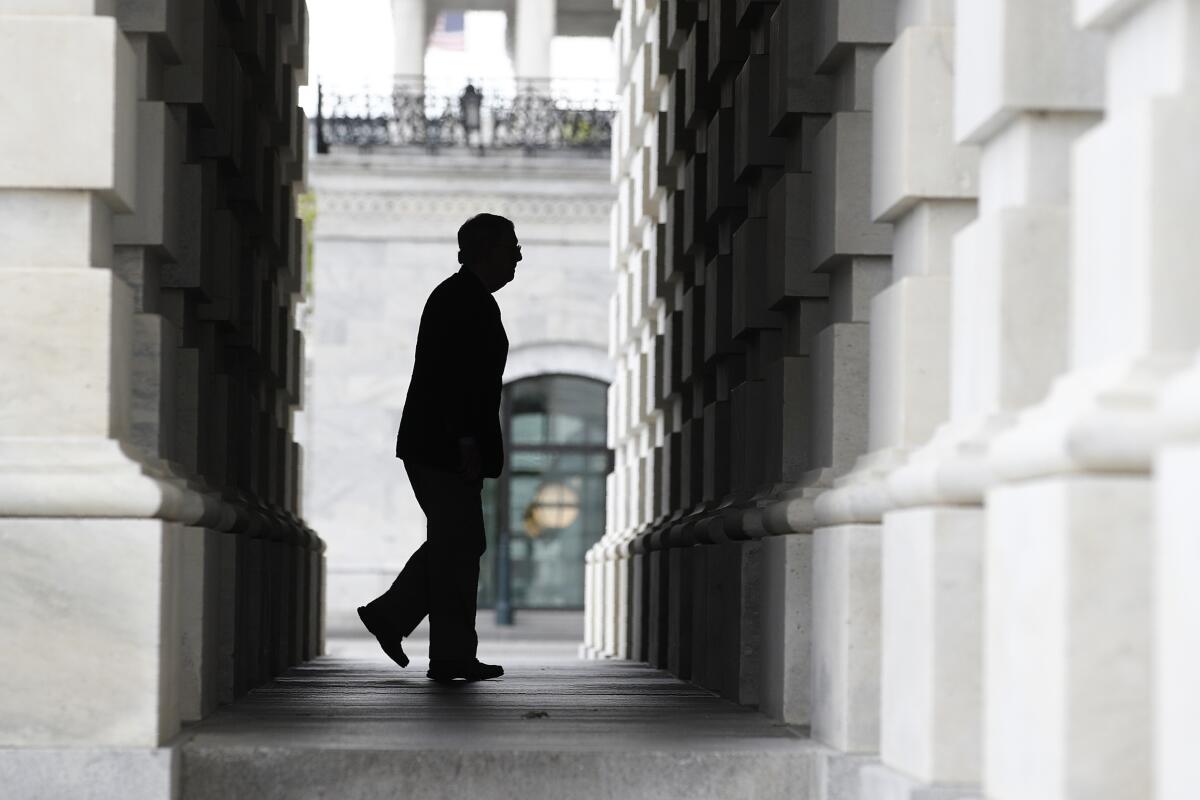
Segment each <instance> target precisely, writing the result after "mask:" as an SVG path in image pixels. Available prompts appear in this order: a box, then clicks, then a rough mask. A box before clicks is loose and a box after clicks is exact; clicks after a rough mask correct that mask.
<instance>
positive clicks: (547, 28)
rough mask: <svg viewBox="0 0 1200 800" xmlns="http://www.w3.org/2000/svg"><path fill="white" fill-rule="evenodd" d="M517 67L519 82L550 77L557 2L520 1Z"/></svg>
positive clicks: (518, 5) (517, 21)
mask: <svg viewBox="0 0 1200 800" xmlns="http://www.w3.org/2000/svg"><path fill="white" fill-rule="evenodd" d="M516 3H517V13H516V18H517V19H516V33H517V35H516V43H515V53H514V59H513V61H514V64H513V67H514V69H515V70H516V73H517V77H518V78H549V77H550V41H551V40H552V39H553V38H554V30H555V18H554V16H555V14H556V13H557V11H558V8H557V3H556V2H555V0H516Z"/></svg>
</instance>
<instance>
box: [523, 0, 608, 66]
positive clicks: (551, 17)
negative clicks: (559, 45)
mask: <svg viewBox="0 0 1200 800" xmlns="http://www.w3.org/2000/svg"><path fill="white" fill-rule="evenodd" d="M515 2H516V13H515V14H514V17H515V19H514V23H513V28H514V29H515V31H516V35H515V36H514V44H513V51H514V52H513V70H514V72H515V73H516V76H517V78H518V79H520V78H528V79H537V78H549V77H550V42H551V40H552V39H553V38H554V31H555V14H556V13H557V10H558V8H557V6H558V4H557V2H556V0H515ZM626 5H628V4H626Z"/></svg>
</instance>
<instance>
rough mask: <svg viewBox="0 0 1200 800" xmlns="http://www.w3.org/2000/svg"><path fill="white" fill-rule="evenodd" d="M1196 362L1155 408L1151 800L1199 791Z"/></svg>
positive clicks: (1199, 421) (1199, 375) (1199, 393)
mask: <svg viewBox="0 0 1200 800" xmlns="http://www.w3.org/2000/svg"><path fill="white" fill-rule="evenodd" d="M1198 410H1200V361H1198V362H1197V363H1195V364H1194V365H1193V366H1192V367H1191V368H1190V369H1189V370H1188V371H1187V372H1185V373H1184V374H1183V375H1181V376H1180V377H1179V378H1177V379H1176V380H1175V381H1173V382H1172V383H1171V384H1170V385H1169V386H1168V387H1167V390H1166V392H1165V394H1164V398H1163V402H1162V404H1161V406H1160V411H1161V416H1162V418H1163V423H1164V429H1165V431H1166V432H1167V435H1168V437H1169V439H1170V442H1169V444H1167V445H1166V446H1164V447H1163V448H1162V449H1161V450H1160V451H1159V453H1158V456H1157V457H1156V459H1155V463H1154V474H1155V492H1154V509H1155V516H1156V519H1155V521H1154V528H1153V531H1154V534H1153V538H1152V539H1151V547H1152V550H1151V559H1152V561H1151V564H1150V569H1151V574H1152V576H1153V580H1154V585H1155V592H1156V593H1157V598H1156V600H1155V602H1154V621H1153V624H1152V628H1151V635H1152V637H1153V645H1152V646H1153V648H1154V649H1153V656H1152V658H1153V661H1154V664H1155V667H1154V673H1153V677H1152V680H1153V686H1154V695H1153V703H1154V706H1153V714H1154V720H1153V725H1154V729H1153V730H1154V732H1153V736H1154V741H1155V742H1156V746H1157V752H1156V753H1155V760H1154V764H1155V766H1156V768H1157V774H1156V775H1155V779H1156V781H1157V788H1156V793H1155V795H1154V797H1155V798H1156V800H1184V798H1187V797H1189V796H1190V795H1192V794H1195V790H1196V787H1197V786H1200V764H1197V761H1196V758H1195V754H1194V752H1193V749H1192V746H1191V743H1192V742H1193V741H1194V740H1195V725H1194V722H1195V720H1196V718H1197V714H1198V713H1200V686H1198V685H1197V683H1196V680H1195V675H1196V670H1198V669H1200V630H1198V629H1197V626H1196V625H1195V624H1193V623H1194V618H1195V612H1196V608H1197V607H1198V604H1200V582H1198V581H1197V580H1196V574H1197V570H1200V537H1198V536H1196V531H1197V530H1200V503H1197V502H1196V493H1195V487H1196V476H1197V475H1198V474H1200V414H1198V413H1197V412H1198Z"/></svg>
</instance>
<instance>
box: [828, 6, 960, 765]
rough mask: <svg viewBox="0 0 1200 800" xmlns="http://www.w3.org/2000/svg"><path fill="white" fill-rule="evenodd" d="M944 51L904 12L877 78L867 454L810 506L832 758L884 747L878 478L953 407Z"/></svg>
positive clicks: (956, 159) (948, 33) (943, 35)
mask: <svg viewBox="0 0 1200 800" xmlns="http://www.w3.org/2000/svg"><path fill="white" fill-rule="evenodd" d="M953 53H954V14H953V8H952V7H951V6H950V4H948V3H929V4H924V3H923V4H901V9H900V13H898V14H897V21H896V37H895V42H894V44H892V46H891V47H890V48H889V49H888V50H887V52H886V53H885V54H884V55H883V56H882V58H880V60H879V63H878V65H877V66H876V68H875V70H874V114H873V131H874V133H873V140H874V148H873V166H872V193H871V208H872V214H873V216H874V218H875V219H876V221H878V222H890V223H892V225H893V227H894V238H893V243H892V244H893V258H892V283H891V285H890V286H889V287H888V288H886V289H885V290H883V291H882V292H880V293H878V294H877V295H875V297H874V299H873V301H871V314H870V365H871V366H870V399H869V412H868V419H869V436H868V439H869V442H868V443H869V446H870V448H871V452H870V453H869V454H868V455H866V456H863V457H861V458H859V459H858V461H857V462H856V463H855V465H854V468H853V469H852V470H850V471H849V473H847V474H846V475H844V476H842V477H840V478H838V479H837V480H836V481H835V487H834V488H833V489H832V490H830V491H827V492H825V493H824V494H822V495H820V496H819V497H818V498H817V499H816V515H817V522H818V523H819V524H820V525H821V527H819V528H818V529H817V531H816V542H815V553H814V591H813V625H814V643H813V659H814V675H815V679H814V684H813V693H814V697H816V698H820V700H819V702H820V703H821V705H820V706H818V708H817V710H816V713H815V714H814V719H813V735H814V737H815V738H817V739H819V740H821V741H823V742H826V743H828V744H830V745H832V746H834V747H835V748H837V749H838V750H842V751H850V752H874V751H876V750H878V748H879V743H880V738H879V736H880V727H879V726H880V671H881V667H882V662H881V646H882V645H883V643H884V640H883V639H882V633H881V620H882V617H885V616H886V615H887V614H888V613H889V610H890V609H889V606H888V605H887V602H888V600H889V598H885V597H883V596H882V591H883V588H886V583H885V584H884V585H883V588H881V580H882V574H881V558H882V557H883V556H884V554H886V553H889V552H890V547H889V548H885V547H884V546H883V541H882V539H881V534H882V528H883V526H882V525H881V524H880V522H881V520H882V517H883V514H884V513H885V512H886V511H888V510H889V509H890V508H891V507H892V505H893V500H892V498H891V496H890V494H889V491H888V488H887V485H886V480H887V476H888V474H889V473H890V471H891V470H892V469H893V468H895V467H896V466H897V465H898V464H900V463H902V460H903V458H904V457H905V455H906V454H907V453H908V452H910V451H911V450H912V449H913V448H914V447H916V446H917V445H919V444H920V443H922V442H923V441H925V439H927V438H928V437H929V436H930V434H931V433H932V432H933V431H934V430H935V428H936V426H937V425H938V424H939V423H940V422H942V421H943V420H944V419H945V416H946V414H947V412H948V406H949V402H948V401H949V386H948V380H947V378H948V369H947V367H948V361H949V350H950V347H949V335H950V331H949V323H950V317H949V305H950V303H949V301H950V261H951V259H950V251H951V240H952V237H953V236H954V234H955V233H957V232H958V231H959V230H960V229H961V228H962V227H963V226H964V225H965V224H966V223H968V222H969V221H970V220H971V218H972V216H973V215H974V213H975V203H974V195H975V167H976V162H977V154H976V152H975V150H974V148H972V147H962V146H959V145H958V144H957V143H956V142H955V141H954V139H953V137H952V135H951V131H952V124H951V123H952V117H951V112H952V107H953V103H952V100H953V88H954V85H953V80H954V59H953ZM830 686H832V687H837V688H838V691H835V692H829V691H826V687H830Z"/></svg>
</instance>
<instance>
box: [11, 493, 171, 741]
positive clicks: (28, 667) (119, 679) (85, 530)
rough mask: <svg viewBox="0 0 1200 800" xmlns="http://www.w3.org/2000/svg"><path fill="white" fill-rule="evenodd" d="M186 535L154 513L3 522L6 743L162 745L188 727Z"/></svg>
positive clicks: (13, 519) (12, 519)
mask: <svg viewBox="0 0 1200 800" xmlns="http://www.w3.org/2000/svg"><path fill="white" fill-rule="evenodd" d="M180 536H181V528H180V527H179V526H178V525H175V524H172V523H164V522H162V521H161V520H153V519H150V520H133V519H114V520H99V519H15V518H11V517H10V518H6V519H3V520H0V629H2V630H4V631H5V639H6V644H5V648H4V650H5V656H4V659H3V662H4V665H3V669H0V744H3V745H6V746H14V745H18V746H43V747H45V746H92V747H96V746H103V745H110V746H144V747H153V746H156V745H158V744H161V743H163V742H165V741H166V740H167V739H169V738H170V737H171V736H172V735H173V734H174V733H175V732H176V730H178V726H179V707H178V695H177V688H176V687H177V674H178V669H179V667H178V661H177V659H178V643H177V641H176V637H177V636H178V627H177V624H176V620H175V603H174V601H173V599H172V598H171V596H170V595H171V588H170V587H172V586H173V584H174V581H175V580H176V576H177V570H178V561H179V545H180Z"/></svg>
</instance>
